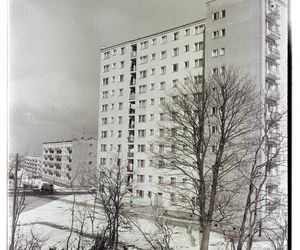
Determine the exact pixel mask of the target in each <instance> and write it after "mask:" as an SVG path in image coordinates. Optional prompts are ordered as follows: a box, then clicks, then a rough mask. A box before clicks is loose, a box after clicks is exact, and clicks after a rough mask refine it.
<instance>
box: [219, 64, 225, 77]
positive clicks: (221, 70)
mask: <svg viewBox="0 0 300 250" xmlns="http://www.w3.org/2000/svg"><path fill="white" fill-rule="evenodd" d="M224 74H225V66H222V67H221V68H220V75H224Z"/></svg>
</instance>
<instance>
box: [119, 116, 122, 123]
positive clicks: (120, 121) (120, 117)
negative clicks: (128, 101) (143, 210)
mask: <svg viewBox="0 0 300 250" xmlns="http://www.w3.org/2000/svg"><path fill="white" fill-rule="evenodd" d="M122 122H123V118H122V116H119V117H118V123H119V124H122Z"/></svg>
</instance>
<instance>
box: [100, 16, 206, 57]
mask: <svg viewBox="0 0 300 250" xmlns="http://www.w3.org/2000/svg"><path fill="white" fill-rule="evenodd" d="M205 19H206V18H202V19H199V20H196V21H193V22H190V23H186V24H183V25H180V26H176V27H174V28H170V29H166V30H163V31H160V32H156V33H153V34H150V35H146V36H143V37H138V38H135V39H132V40H128V41H125V42H121V43H118V44H114V45H111V46H108V47H102V48H101V49H100V50H101V52H103V51H105V50H110V49H112V48H116V47H119V46H121V45H125V44H128V43H133V42H136V41H139V40H142V39H146V38H150V37H153V36H157V35H159V34H164V33H168V32H170V31H173V30H177V29H181V28H183V27H187V26H190V25H192V24H196V23H199V22H203V21H205Z"/></svg>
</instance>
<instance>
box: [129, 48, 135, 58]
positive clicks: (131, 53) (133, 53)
mask: <svg viewBox="0 0 300 250" xmlns="http://www.w3.org/2000/svg"><path fill="white" fill-rule="evenodd" d="M130 57H131V58H133V57H136V51H135V50H133V51H131V52H130Z"/></svg>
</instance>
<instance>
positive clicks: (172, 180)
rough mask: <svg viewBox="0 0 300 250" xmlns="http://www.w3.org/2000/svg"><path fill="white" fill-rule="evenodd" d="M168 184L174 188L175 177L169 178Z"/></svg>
mask: <svg viewBox="0 0 300 250" xmlns="http://www.w3.org/2000/svg"><path fill="white" fill-rule="evenodd" d="M170 184H171V185H172V186H176V178H175V177H171V178H170Z"/></svg>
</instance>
